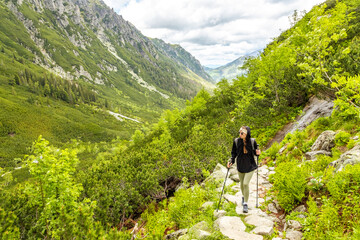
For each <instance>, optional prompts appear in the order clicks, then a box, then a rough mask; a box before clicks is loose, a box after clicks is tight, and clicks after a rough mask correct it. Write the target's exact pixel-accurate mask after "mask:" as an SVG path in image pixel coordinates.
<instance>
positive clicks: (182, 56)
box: [152, 38, 214, 82]
mask: <svg viewBox="0 0 360 240" xmlns="http://www.w3.org/2000/svg"><path fill="white" fill-rule="evenodd" d="M152 42H153V43H154V44H155V46H156V48H157V49H158V50H159V51H161V52H162V53H164V54H165V55H166V56H168V57H169V58H171V59H173V60H174V61H176V62H178V63H179V64H180V65H182V66H183V67H184V68H185V69H186V68H188V69H190V70H191V71H193V72H194V73H196V74H197V75H199V76H201V77H202V78H204V79H205V80H207V81H209V82H214V80H213V79H212V78H211V77H210V75H209V74H208V73H207V72H206V71H205V69H204V68H203V66H202V65H201V64H200V62H199V60H197V59H196V58H195V57H194V56H192V55H191V54H190V53H189V52H187V51H186V50H185V49H184V48H182V47H181V46H180V45H177V44H176V45H171V44H167V43H165V42H164V41H163V40H161V39H156V38H155V39H152Z"/></svg>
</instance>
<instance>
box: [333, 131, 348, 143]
mask: <svg viewBox="0 0 360 240" xmlns="http://www.w3.org/2000/svg"><path fill="white" fill-rule="evenodd" d="M350 136H351V135H350V133H348V132H344V131H340V132H338V133H337V134H336V135H335V144H336V146H344V145H346V144H347V143H348V142H349V140H350Z"/></svg>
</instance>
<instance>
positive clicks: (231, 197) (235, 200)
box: [224, 194, 242, 206]
mask: <svg viewBox="0 0 360 240" xmlns="http://www.w3.org/2000/svg"><path fill="white" fill-rule="evenodd" d="M224 199H225V200H226V201H228V202H232V203H234V204H236V205H237V206H242V200H241V198H239V197H237V196H235V195H230V194H224Z"/></svg>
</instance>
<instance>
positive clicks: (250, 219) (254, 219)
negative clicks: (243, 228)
mask: <svg viewBox="0 0 360 240" xmlns="http://www.w3.org/2000/svg"><path fill="white" fill-rule="evenodd" d="M245 222H246V223H247V224H250V225H254V226H255V227H271V228H273V227H274V222H273V221H271V220H269V219H268V218H265V217H261V216H259V215H249V216H247V217H246V218H245Z"/></svg>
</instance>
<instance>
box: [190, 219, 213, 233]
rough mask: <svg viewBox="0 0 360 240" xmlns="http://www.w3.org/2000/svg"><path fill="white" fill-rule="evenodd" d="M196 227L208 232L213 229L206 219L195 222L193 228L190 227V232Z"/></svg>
mask: <svg viewBox="0 0 360 240" xmlns="http://www.w3.org/2000/svg"><path fill="white" fill-rule="evenodd" d="M194 229H199V230H203V231H208V232H210V231H211V228H210V226H209V224H208V223H207V222H205V221H202V222H199V223H197V224H195V225H194V226H193V227H192V228H190V229H189V232H190V231H193V230H194Z"/></svg>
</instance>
